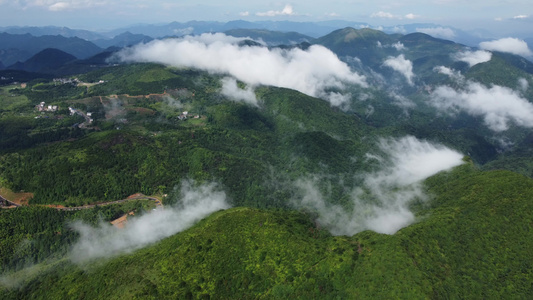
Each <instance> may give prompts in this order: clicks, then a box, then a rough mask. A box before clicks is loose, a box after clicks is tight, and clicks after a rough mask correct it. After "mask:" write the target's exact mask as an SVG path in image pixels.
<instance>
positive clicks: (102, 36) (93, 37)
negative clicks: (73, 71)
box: [0, 20, 533, 48]
mask: <svg viewBox="0 0 533 300" xmlns="http://www.w3.org/2000/svg"><path fill="white" fill-rule="evenodd" d="M345 27H353V28H356V29H361V28H373V29H378V30H381V31H384V32H386V33H401V34H408V33H414V32H423V33H427V34H430V35H433V36H435V37H439V38H445V39H449V40H452V41H454V42H457V43H461V44H465V45H468V46H477V45H478V44H479V43H480V42H482V41H486V40H491V39H498V38H503V37H507V36H497V35H496V34H493V33H491V32H489V31H487V30H484V29H471V30H466V31H465V30H461V29H457V28H454V27H450V26H443V25H439V24H432V23H413V24H403V25H397V26H378V27H376V26H372V25H370V24H368V23H362V22H355V21H343V20H334V21H321V22H291V21H260V22H249V21H244V20H234V21H229V22H215V21H189V22H184V23H181V22H172V23H167V24H137V25H132V26H129V27H124V28H118V29H113V30H110V31H107V32H95V31H89V30H78V29H71V28H68V27H55V26H45V27H18V26H10V27H0V32H5V33H10V34H26V33H29V34H31V35H33V36H43V35H61V36H64V37H78V38H81V39H84V40H87V41H92V42H95V44H97V45H98V46H100V47H103V48H106V47H109V46H120V44H117V43H113V42H112V40H113V39H115V38H116V37H118V36H120V35H122V34H124V33H126V34H127V35H126V36H125V37H121V38H119V40H118V41H119V42H122V43H123V42H124V38H126V37H127V38H128V39H130V41H132V40H131V36H129V37H128V35H129V34H133V35H139V34H140V35H145V36H148V37H151V38H161V37H166V36H183V35H189V34H195V35H196V34H202V33H206V32H226V31H229V30H235V29H257V30H269V31H280V32H298V33H300V34H303V35H306V36H310V37H313V38H318V37H321V36H324V35H326V34H328V33H330V32H332V31H334V30H337V29H342V28H345ZM513 37H515V38H520V39H524V40H526V41H527V42H528V43H529V45H532V42H533V33H532V34H530V35H524V34H523V33H517V34H514V35H513ZM142 39H145V38H141V40H142ZM134 40H135V39H134ZM96 41H98V42H96ZM106 41H107V42H106Z"/></svg>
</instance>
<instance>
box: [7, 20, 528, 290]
mask: <svg viewBox="0 0 533 300" xmlns="http://www.w3.org/2000/svg"><path fill="white" fill-rule="evenodd" d="M202 39H203V40H202ZM213 40H214V42H213ZM181 41H182V40H179V39H177V40H176V39H166V40H163V41H154V42H151V43H147V44H146V45H141V46H138V47H132V48H129V49H127V50H123V51H119V52H116V53H115V54H112V53H111V52H107V53H104V54H102V55H99V56H97V57H93V58H92V59H91V60H89V61H95V62H100V63H102V62H103V63H102V64H100V65H99V66H98V68H97V69H96V70H93V71H90V72H86V73H83V72H82V73H83V74H77V75H76V76H65V77H61V78H55V79H54V80H52V79H47V78H41V79H36V80H29V81H28V82H25V83H24V84H20V83H17V84H16V85H15V84H12V85H6V86H3V87H2V89H1V90H0V103H1V104H2V105H1V106H0V187H1V188H3V189H5V190H9V194H10V195H14V196H12V197H16V195H20V194H16V193H15V192H25V195H27V194H29V193H31V195H32V198H31V199H29V207H20V208H15V209H2V210H0V215H1V216H0V220H1V222H2V223H1V224H0V225H1V226H0V228H1V230H0V239H1V240H2V244H1V246H0V247H1V250H2V251H0V253H1V254H2V255H1V261H2V271H3V272H4V275H3V276H2V277H0V283H1V289H3V290H2V292H3V293H4V294H5V295H6V297H7V298H8V299H9V298H65V297H67V298H68V297H73V296H75V297H86V298H102V297H105V298H132V297H140V298H199V297H213V298H228V297H237V298H261V297H264V298H288V297H294V298H302V299H303V298H306V299H308V298H338V297H340V298H365V297H368V298H377V297H396V298H398V297H399V298H413V297H414V298H444V297H448V298H455V297H462V295H468V297H474V298H475V297H481V298H484V297H491V296H492V295H496V296H498V297H504V296H510V297H516V298H526V297H527V295H529V294H530V293H531V292H532V290H531V289H532V286H531V282H532V280H531V279H532V278H531V276H532V261H531V257H533V256H531V251H530V249H532V247H531V246H533V245H531V241H533V239H531V238H532V237H530V233H531V232H532V231H531V229H532V228H531V226H532V225H531V224H532V223H531V217H530V216H531V211H532V207H531V205H532V204H533V202H531V201H530V199H531V195H532V194H531V193H532V192H533V191H532V187H533V185H532V182H531V179H530V178H527V177H526V176H523V175H518V174H516V173H513V172H512V171H517V172H520V173H522V174H526V175H529V176H530V175H531V174H532V172H533V171H532V170H533V169H532V168H531V164H530V162H529V161H530V159H531V156H530V153H529V152H530V151H529V145H530V140H531V138H530V134H529V130H530V128H531V124H532V123H530V115H529V111H530V107H529V105H531V103H530V102H531V95H532V92H533V91H532V89H531V87H530V86H531V85H530V82H532V77H531V70H530V67H529V64H528V63H527V62H526V61H524V60H522V58H520V57H518V56H516V55H509V54H503V53H497V52H489V51H486V50H478V49H469V48H467V47H465V46H462V45H459V44H455V43H453V42H448V41H444V40H438V39H434V38H432V37H429V36H427V35H423V34H413V35H405V36H402V35H386V34H384V33H381V32H378V31H373V30H370V29H363V30H355V29H350V28H348V29H345V30H341V31H339V32H334V33H332V34H331V36H329V37H325V38H324V39H322V41H323V43H325V44H326V43H330V44H331V46H328V47H331V51H333V52H338V53H337V55H338V56H336V55H331V54H330V52H329V51H330V50H328V49H325V48H323V47H322V46H318V45H314V46H311V45H309V44H305V45H300V46H294V45H292V46H287V47H284V46H280V47H264V46H261V45H260V44H258V43H255V42H254V43H252V42H246V41H244V42H243V39H235V40H234V39H233V38H231V37H228V36H225V35H220V34H216V35H207V36H200V37H189V38H187V39H185V41H186V43H188V44H189V45H195V43H200V44H201V45H202V47H203V49H210V48H211V47H215V46H221V45H222V46H224V49H225V51H226V53H230V52H232V51H235V52H236V53H239V54H240V57H247V55H248V54H250V53H251V54H253V55H255V57H256V58H258V57H259V58H261V56H260V55H267V56H263V58H274V59H273V60H269V62H270V64H271V65H268V64H263V65H262V69H260V71H261V72H260V73H262V74H264V76H268V75H269V74H271V73H270V72H271V71H272V70H271V69H270V68H269V67H273V66H277V65H276V64H277V62H278V61H282V62H287V64H286V65H288V66H289V67H287V68H286V69H283V70H285V73H289V74H299V76H300V77H298V76H294V77H293V78H295V80H293V81H292V82H291V84H292V85H279V86H281V87H276V86H275V85H276V84H267V83H261V82H259V83H257V82H251V81H249V78H247V77H250V78H251V77H253V76H255V74H254V72H250V73H247V74H248V75H249V76H243V77H239V74H236V75H235V74H234V73H232V72H233V69H231V68H229V69H227V71H224V70H225V69H217V70H218V71H213V69H210V68H208V67H205V66H202V65H200V64H198V66H183V65H181V66H180V65H178V66H176V65H174V64H173V63H172V62H167V61H158V60H156V61H154V60H153V59H151V60H150V59H145V58H144V57H141V54H142V51H143V50H147V49H148V50H150V49H151V48H150V47H152V46H153V45H157V46H158V47H160V49H163V47H165V46H168V45H170V46H172V47H179V46H180V43H181ZM228 41H229V42H228ZM202 43H203V44H202ZM143 47H144V48H143ZM335 47H338V48H337V50H336V49H335ZM171 49H174V48H171ZM180 49H181V52H179V51H176V52H169V53H179V57H184V56H187V55H188V54H189V53H186V52H185V50H184V48H180ZM215 49H216V48H215ZM365 49H367V50H365ZM368 49H370V50H368ZM217 50H218V49H217ZM374 50H375V51H374ZM239 51H240V52H239ZM340 51H344V52H343V53H344V54H340V53H341V52H340ZM219 52H220V51H219ZM127 55H130V56H131V57H136V59H137V60H131V61H129V63H125V61H128V60H127V59H126V58H127V57H128V56H127ZM358 55H359V56H360V57H359V56H358ZM461 55H462V56H461ZM159 56H160V57H161V56H162V55H159ZM107 58H110V60H109V61H106V59H107ZM311 58H313V59H311ZM316 58H324V59H325V58H327V59H328V62H329V63H330V65H334V66H338V67H339V68H338V69H337V70H335V72H333V73H331V76H330V77H327V76H326V77H321V75H322V74H321V73H319V72H318V71H316V70H314V69H313V68H310V67H308V65H303V64H299V63H301V62H302V61H304V62H308V61H314V62H316V63H319V62H318V61H317V60H316ZM338 58H341V59H342V61H341V60H338ZM473 58H475V59H474V60H473V61H472V59H473ZM189 59H190V60H194V59H195V57H194V56H189ZM229 59H233V57H231V56H228V61H229ZM204 60H205V57H204V58H202V61H204ZM152 61H154V63H151V62H152ZM209 62H210V63H211V64H216V63H218V62H216V61H212V60H210V61H209ZM231 62H234V63H239V60H232V61H231ZM395 62H396V63H395ZM398 62H399V63H400V64H398ZM104 63H105V64H104ZM225 63H226V62H225ZM247 63H251V62H250V61H248V62H247ZM227 65H231V64H227ZM293 65H296V66H298V67H300V68H299V69H298V70H299V72H298V73H292V72H293V69H292V68H291V66H293ZM65 66H68V67H69V68H72V69H71V70H76V65H75V64H73V63H68V64H66V65H64V66H63V67H65ZM252 66H253V65H252ZM302 66H306V68H302ZM345 66H346V68H345ZM399 66H400V67H401V66H407V68H406V69H402V68H400V67H399ZM409 66H411V68H409ZM220 70H222V71H220ZM258 70H259V69H258ZM497 70H499V71H500V73H498V72H496V71H497ZM252 71H255V70H252ZM306 72H311V73H312V72H315V73H312V76H309V75H308V74H307V73H306ZM343 72H344V73H343ZM356 72H359V73H356ZM409 72H412V74H411V73H409ZM232 76H234V77H235V78H236V79H235V78H233V77H232ZM280 76H281V75H280ZM343 76H344V77H343ZM285 78H290V77H285ZM299 78H300V79H301V78H303V79H306V80H311V81H313V82H314V83H315V84H316V87H315V88H316V89H310V88H308V87H307V86H303V87H302V86H300V85H298V84H297V83H298V81H297V79H299ZM324 78H333V80H339V81H333V82H331V81H330V82H329V84H330V85H323V84H322V82H321V81H320V80H324ZM338 78H344V79H343V80H344V81H342V80H341V79H338ZM304 81H305V80H304ZM321 89H323V90H321ZM313 93H314V94H313ZM313 95H314V96H313ZM487 95H495V96H494V97H493V96H487ZM452 96H453V97H452ZM455 98H457V99H463V100H464V103H470V104H471V106H464V105H463V106H462V104H461V103H459V102H454V100H453V99H455ZM478 98H482V99H486V100H485V101H486V102H485V104H487V103H488V104H489V105H479V106H478V104H479V103H476V102H472V101H473V100H472V99H474V100H475V99H478ZM491 99H495V100H491ZM498 103H506V105H499V106H497V105H496V106H495V107H496V109H492V108H491V110H486V109H487V108H488V107H490V106H491V105H495V104H498ZM528 103H530V104H528ZM515 106H516V107H520V108H521V110H519V111H520V112H521V113H520V114H519V113H517V110H513V109H510V108H512V107H515ZM480 107H484V108H485V110H483V109H481V108H480ZM474 108H475V109H474ZM498 112H505V113H504V114H499V113H498ZM496 168H498V169H502V168H503V169H507V170H508V171H497V170H492V171H482V170H480V169H487V170H488V169H496ZM135 193H143V194H146V195H155V196H158V197H161V198H162V199H163V204H164V209H160V208H155V211H154V210H153V209H154V207H153V205H152V204H150V203H146V202H143V201H132V202H131V203H130V202H128V203H126V204H120V205H111V206H106V207H97V208H95V209H89V210H84V211H77V212H67V211H57V210H55V209H53V208H49V207H45V206H43V205H51V204H52V205H62V206H66V207H69V206H72V207H76V206H80V205H83V204H89V203H98V202H105V201H112V200H118V199H125V198H127V197H128V196H130V195H132V194H135ZM230 207H233V208H230ZM130 213H131V214H133V216H130V215H129V214H130ZM211 213H213V215H211V216H209V215H210V214H211ZM125 214H128V217H127V218H128V220H129V221H128V222H129V223H128V224H127V225H126V226H125V227H124V228H123V229H115V228H113V227H111V226H110V225H109V223H108V222H109V221H111V220H114V219H116V218H118V217H121V216H124V215H125ZM205 217H207V218H206V219H203V218H205ZM201 219H203V220H202V221H199V220H201ZM33 220H39V222H34V221H33ZM80 221H82V222H80ZM198 221H199V223H198V224H197V225H194V224H195V223H196V222H198ZM191 226H192V227H191ZM189 227H191V228H190V229H187V228H189ZM117 270H120V271H118V272H117ZM34 274H36V275H34Z"/></svg>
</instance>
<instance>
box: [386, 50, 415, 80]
mask: <svg viewBox="0 0 533 300" xmlns="http://www.w3.org/2000/svg"><path fill="white" fill-rule="evenodd" d="M383 65H384V66H386V67H389V68H392V69H393V70H395V71H397V72H400V73H401V74H402V75H403V76H404V77H405V79H406V80H407V83H408V84H409V85H413V77H415V74H414V73H413V63H412V62H411V61H410V60H408V59H405V56H404V55H403V54H400V55H398V56H397V57H393V56H390V57H389V58H387V60H385V62H384V63H383Z"/></svg>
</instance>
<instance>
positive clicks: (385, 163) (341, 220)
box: [293, 136, 463, 236]
mask: <svg viewBox="0 0 533 300" xmlns="http://www.w3.org/2000/svg"><path fill="white" fill-rule="evenodd" d="M379 148H380V149H381V151H382V153H383V154H380V156H376V155H370V156H369V157H376V158H377V161H379V162H380V164H381V168H380V170H378V171H375V172H371V173H367V174H363V175H362V178H364V179H363V184H362V186H361V187H358V188H355V189H353V190H352V191H351V192H350V193H349V196H350V201H351V204H352V205H353V207H352V208H349V209H348V208H345V207H342V206H340V205H335V204H330V203H327V201H326V200H325V197H324V195H323V194H322V193H321V192H320V191H319V189H318V188H317V186H318V184H317V182H318V180H319V179H318V178H307V179H301V180H298V181H297V182H296V189H297V191H299V193H300V197H298V198H296V199H295V200H294V202H293V204H294V205H295V206H296V207H299V208H303V209H307V210H311V211H315V212H317V213H318V219H317V221H318V222H319V223H320V225H321V226H324V227H326V228H327V229H329V230H330V231H331V233H332V234H334V235H350V236H351V235H354V234H356V233H358V232H361V231H364V230H368V229H369V230H373V231H376V232H379V233H386V234H394V233H395V232H397V231H398V230H400V229H401V228H403V227H406V226H408V225H409V224H412V223H413V222H414V221H415V216H414V214H413V213H412V212H411V211H410V210H409V205H410V204H411V203H412V202H413V201H414V200H416V199H420V200H423V199H425V198H426V197H427V196H426V195H425V194H424V192H423V189H422V187H421V182H422V181H423V180H425V179H426V178H428V177H430V176H432V175H434V174H436V173H438V172H440V171H444V170H448V169H450V168H452V167H455V166H458V165H460V164H462V163H463V161H462V157H463V156H462V155H461V154H460V153H458V152H456V151H454V150H451V149H449V148H446V147H444V146H442V145H438V144H432V143H430V142H427V141H421V140H418V139H417V138H415V137H413V136H407V137H404V138H400V139H382V140H381V141H380V142H379Z"/></svg>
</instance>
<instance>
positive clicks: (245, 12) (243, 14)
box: [239, 11, 250, 17]
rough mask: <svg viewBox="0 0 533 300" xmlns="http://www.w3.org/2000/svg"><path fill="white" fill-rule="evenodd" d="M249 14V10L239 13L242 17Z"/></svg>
mask: <svg viewBox="0 0 533 300" xmlns="http://www.w3.org/2000/svg"><path fill="white" fill-rule="evenodd" d="M249 15H250V12H249V11H243V12H240V13H239V16H241V17H248V16H249Z"/></svg>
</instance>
